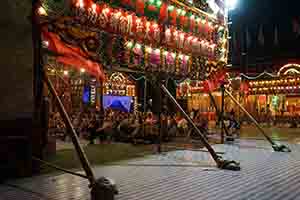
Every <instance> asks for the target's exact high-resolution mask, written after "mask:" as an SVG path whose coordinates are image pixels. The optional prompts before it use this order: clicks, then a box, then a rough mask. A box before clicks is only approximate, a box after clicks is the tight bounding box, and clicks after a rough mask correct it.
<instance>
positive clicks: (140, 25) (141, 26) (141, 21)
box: [135, 17, 145, 42]
mask: <svg viewBox="0 0 300 200" xmlns="http://www.w3.org/2000/svg"><path fill="white" fill-rule="evenodd" d="M135 25H136V37H137V39H138V41H140V42H142V40H143V38H144V35H145V17H140V18H138V17H137V19H136V20H135Z"/></svg>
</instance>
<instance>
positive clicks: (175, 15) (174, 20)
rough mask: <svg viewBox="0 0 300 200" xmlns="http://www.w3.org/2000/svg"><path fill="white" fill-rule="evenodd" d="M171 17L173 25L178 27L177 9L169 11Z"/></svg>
mask: <svg viewBox="0 0 300 200" xmlns="http://www.w3.org/2000/svg"><path fill="white" fill-rule="evenodd" d="M169 16H170V20H171V24H173V25H176V24H177V9H175V8H174V7H173V9H172V10H169Z"/></svg>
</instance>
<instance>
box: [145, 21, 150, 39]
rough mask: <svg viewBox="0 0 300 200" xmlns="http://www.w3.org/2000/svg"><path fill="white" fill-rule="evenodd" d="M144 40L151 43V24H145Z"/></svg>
mask: <svg viewBox="0 0 300 200" xmlns="http://www.w3.org/2000/svg"><path fill="white" fill-rule="evenodd" d="M144 38H145V40H148V41H151V22H149V21H147V22H146V23H145V35H144Z"/></svg>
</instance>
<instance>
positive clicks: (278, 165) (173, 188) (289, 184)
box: [0, 140, 300, 200]
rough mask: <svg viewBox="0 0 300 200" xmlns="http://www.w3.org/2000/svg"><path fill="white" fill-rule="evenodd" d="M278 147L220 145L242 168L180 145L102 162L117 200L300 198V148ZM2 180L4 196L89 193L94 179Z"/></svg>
mask: <svg viewBox="0 0 300 200" xmlns="http://www.w3.org/2000/svg"><path fill="white" fill-rule="evenodd" d="M289 146H290V147H291V149H292V153H278V152H273V151H272V149H271V147H270V146H269V145H268V144H267V143H266V142H265V141H255V140H252V141H251V140H247V141H246V140H242V141H240V142H238V143H235V144H231V145H229V144H226V145H215V146H214V148H215V150H216V151H219V152H225V154H224V155H223V157H224V158H226V159H235V160H237V161H240V162H241V167H242V170H241V171H239V172H236V171H224V170H219V169H217V168H215V167H214V166H215V163H214V162H213V160H212V159H211V157H210V156H209V155H208V153H206V152H201V151H197V152H195V151H194V152H193V151H175V152H170V153H167V154H165V155H154V156H149V157H147V158H144V159H137V160H131V161H128V162H122V163H118V164H116V165H111V166H104V167H96V168H95V174H96V175H97V177H100V176H107V177H110V178H113V179H114V180H115V181H116V183H117V185H118V188H119V192H120V194H119V195H117V196H116V199H117V200H168V199H170V200H171V199H172V200H196V199H197V200H201V199H203V200H227V199H228V200H229V199H230V200H232V199H234V200H252V199H253V200H254V199H255V200H257V199H259V200H282V199H285V200H298V199H299V200H300V189H299V188H300V148H299V145H289ZM10 184H12V185H15V186H16V187H12V186H8V185H0V200H15V199H18V200H20V199H22V200H35V199H40V200H46V199H47V200H48V199H51V200H52V199H55V200H62V199H80V200H82V199H89V189H88V187H87V186H88V182H87V181H86V180H84V179H81V178H78V177H74V176H71V175H67V174H62V175H56V176H54V175H53V176H52V177H51V176H39V177H34V178H27V179H22V180H18V181H13V182H10Z"/></svg>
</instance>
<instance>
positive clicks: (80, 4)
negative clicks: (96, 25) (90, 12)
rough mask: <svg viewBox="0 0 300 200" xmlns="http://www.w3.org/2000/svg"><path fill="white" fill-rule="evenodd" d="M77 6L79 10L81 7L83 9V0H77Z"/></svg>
mask: <svg viewBox="0 0 300 200" xmlns="http://www.w3.org/2000/svg"><path fill="white" fill-rule="evenodd" d="M78 4H79V7H80V8H83V7H84V3H83V0H79V3H78Z"/></svg>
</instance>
